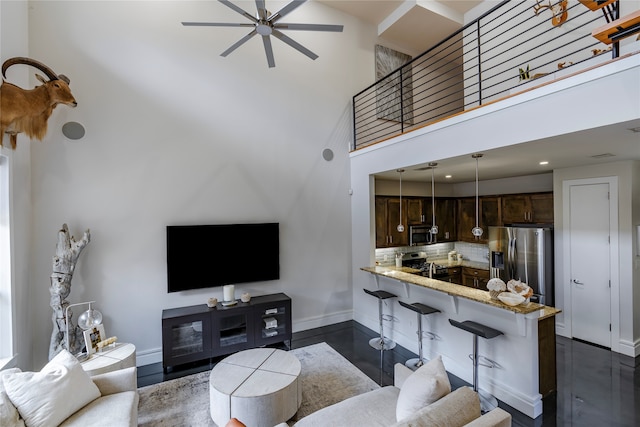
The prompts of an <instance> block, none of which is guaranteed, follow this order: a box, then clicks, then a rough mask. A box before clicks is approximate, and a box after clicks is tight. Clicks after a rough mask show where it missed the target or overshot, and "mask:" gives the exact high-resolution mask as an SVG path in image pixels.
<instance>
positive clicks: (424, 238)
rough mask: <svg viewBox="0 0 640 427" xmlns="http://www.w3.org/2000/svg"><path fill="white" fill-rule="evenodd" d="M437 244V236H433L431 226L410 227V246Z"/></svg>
mask: <svg viewBox="0 0 640 427" xmlns="http://www.w3.org/2000/svg"><path fill="white" fill-rule="evenodd" d="M431 243H436V235H435V234H431V226H430V225H412V226H410V227H409V245H411V246H419V245H429V244H431Z"/></svg>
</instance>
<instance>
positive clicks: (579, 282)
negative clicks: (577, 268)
mask: <svg viewBox="0 0 640 427" xmlns="http://www.w3.org/2000/svg"><path fill="white" fill-rule="evenodd" d="M573 283H575V284H576V285H584V283H582V282H581V281H579V280H576V279H573Z"/></svg>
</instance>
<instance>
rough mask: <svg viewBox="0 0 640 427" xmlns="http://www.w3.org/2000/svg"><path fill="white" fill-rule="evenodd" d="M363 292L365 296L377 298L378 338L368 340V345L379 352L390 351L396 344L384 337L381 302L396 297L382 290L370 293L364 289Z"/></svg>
mask: <svg viewBox="0 0 640 427" xmlns="http://www.w3.org/2000/svg"><path fill="white" fill-rule="evenodd" d="M364 291H365V292H366V293H367V294H369V295H372V296H374V297H376V298H378V319H379V321H380V336H379V337H376V338H372V339H370V340H369V345H370V346H371V347H373V348H375V349H376V350H380V351H384V350H391V349H392V348H394V347H395V346H396V343H395V341H393V340H391V339H389V338H385V337H384V323H383V322H384V314H383V313H382V300H383V299H387V298H395V297H396V295H394V294H392V293H389V292H386V291H382V290H378V291H370V290H368V289H365V290H364ZM391 317H392V316H391Z"/></svg>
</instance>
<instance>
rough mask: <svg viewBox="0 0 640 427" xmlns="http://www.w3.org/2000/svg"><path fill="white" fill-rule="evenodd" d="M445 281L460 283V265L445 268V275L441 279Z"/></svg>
mask: <svg viewBox="0 0 640 427" xmlns="http://www.w3.org/2000/svg"><path fill="white" fill-rule="evenodd" d="M443 280H444V281H445V282H449V283H455V284H456V285H461V284H462V267H449V268H447V277H446V278H444V279H443Z"/></svg>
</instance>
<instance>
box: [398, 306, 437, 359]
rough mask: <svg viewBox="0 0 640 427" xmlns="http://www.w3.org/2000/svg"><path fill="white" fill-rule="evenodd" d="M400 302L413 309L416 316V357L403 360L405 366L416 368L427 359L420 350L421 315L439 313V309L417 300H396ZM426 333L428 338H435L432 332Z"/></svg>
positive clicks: (421, 333) (421, 334) (422, 333)
mask: <svg viewBox="0 0 640 427" xmlns="http://www.w3.org/2000/svg"><path fill="white" fill-rule="evenodd" d="M398 302H399V303H400V305H401V306H403V307H405V308H408V309H409V310H411V311H415V312H416V315H417V317H418V332H417V334H418V357H417V358H415V357H414V358H412V359H409V360H407V361H406V362H405V364H404V365H405V366H406V367H407V368H409V369H412V370H414V371H415V370H416V369H418V368H419V367H421V366H422V365H424V363H425V362H427V360H426V359H425V358H424V356H423V351H422V338H423V335H424V332H423V329H422V317H423V316H426V315H429V314H433V313H439V312H440V310H438V309H437V308H433V307H429V306H428V305H424V304H422V303H419V302H414V303H411V304H409V303H406V302H404V301H398ZM427 334H428V335H429V338H430V339H435V337H436V335H435V334H434V333H432V332H427Z"/></svg>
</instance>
